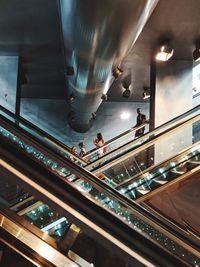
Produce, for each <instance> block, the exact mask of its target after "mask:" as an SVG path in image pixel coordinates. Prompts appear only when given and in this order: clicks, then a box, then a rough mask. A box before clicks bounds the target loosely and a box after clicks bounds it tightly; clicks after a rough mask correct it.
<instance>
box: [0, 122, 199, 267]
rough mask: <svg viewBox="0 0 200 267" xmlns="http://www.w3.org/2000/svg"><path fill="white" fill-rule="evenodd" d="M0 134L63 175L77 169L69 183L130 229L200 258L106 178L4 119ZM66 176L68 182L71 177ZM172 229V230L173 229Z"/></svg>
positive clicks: (176, 252)
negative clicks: (19, 131)
mask: <svg viewBox="0 0 200 267" xmlns="http://www.w3.org/2000/svg"><path fill="white" fill-rule="evenodd" d="M3 126H4V127H3ZM7 128H9V130H8V129H7ZM0 134H1V139H2V140H4V142H5V143H7V144H12V145H13V146H14V147H15V149H17V150H19V151H21V152H23V154H24V155H26V156H27V157H30V158H32V159H33V160H34V161H35V162H37V163H39V164H40V165H42V166H43V167H45V169H47V170H49V171H50V172H52V173H54V174H56V175H57V176H58V177H60V178H61V179H62V178H63V177H64V176H67V175H68V173H69V172H70V173H74V175H75V176H76V177H81V180H79V182H78V183H74V184H70V186H72V185H73V186H74V187H76V188H77V189H78V190H79V192H81V194H83V195H84V196H85V197H86V198H87V199H90V200H91V201H92V202H93V203H96V204H97V205H98V206H99V205H100V206H101V207H103V208H104V209H105V210H107V211H109V212H110V213H112V214H113V215H114V216H117V218H119V219H120V220H122V221H123V222H124V223H125V224H126V225H128V226H129V227H130V228H131V229H134V230H136V231H137V233H139V234H141V235H143V236H144V237H145V238H147V239H148V240H152V242H155V243H157V244H158V245H159V246H162V247H163V249H165V250H167V251H169V252H170V253H173V255H176V256H177V257H179V258H180V259H181V260H184V261H186V262H187V261H189V262H190V263H191V262H192V264H193V265H194V263H195V264H196V262H197V261H198V255H199V254H198V252H196V250H194V248H192V250H191V251H190V249H189V251H188V248H189V246H188V244H186V243H184V242H182V241H181V242H180V243H179V241H178V240H179V238H177V236H176V235H173V234H167V231H166V229H164V228H165V227H164V225H163V226H162V227H164V228H162V227H161V226H160V224H159V222H158V221H157V219H156V218H155V217H152V216H151V214H150V213H148V212H147V213H146V211H145V210H144V209H142V208H141V207H140V206H138V205H136V204H135V203H132V202H131V201H129V200H128V199H126V198H124V197H123V196H121V195H120V194H119V193H118V192H117V191H116V190H113V189H112V188H111V187H110V186H107V185H106V184H105V183H104V182H102V181H99V180H96V178H95V177H93V175H92V174H90V173H88V172H86V171H85V170H83V169H82V168H80V167H78V166H77V165H75V164H74V163H73V162H71V161H68V160H67V159H66V161H63V160H62V159H60V158H59V157H58V156H57V155H51V154H50V152H49V150H48V149H46V148H44V147H43V146H41V144H37V145H36V143H35V141H34V142H33V141H32V140H31V139H30V138H28V139H27V138H26V137H25V136H17V135H16V133H15V131H14V128H13V126H12V127H8V124H7V123H5V122H3V120H2V126H1V128H0ZM66 163H67V164H66ZM64 180H65V182H66V185H67V184H68V181H67V180H66V179H64ZM68 185H69V184H68ZM149 218H151V219H149ZM171 230H172V232H173V229H171ZM180 244H181V245H180ZM185 244H186V245H185ZM194 251H195V252H194ZM193 252H194V253H193ZM182 255H184V256H182ZM185 255H187V256H185Z"/></svg>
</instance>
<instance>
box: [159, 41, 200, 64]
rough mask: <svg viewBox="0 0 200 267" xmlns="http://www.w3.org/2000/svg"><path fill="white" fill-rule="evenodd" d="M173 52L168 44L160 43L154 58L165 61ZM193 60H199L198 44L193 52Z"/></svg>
mask: <svg viewBox="0 0 200 267" xmlns="http://www.w3.org/2000/svg"><path fill="white" fill-rule="evenodd" d="M173 54H174V49H173V47H172V46H171V45H170V44H165V45H162V46H160V47H159V48H158V50H157V52H156V55H155V59H156V60H159V61H167V60H169V59H170V58H171V57H172V56H173ZM193 60H194V61H195V62H197V61H200V45H196V49H195V50H194V52H193Z"/></svg>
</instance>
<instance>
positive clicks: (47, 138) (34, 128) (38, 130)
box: [0, 105, 86, 165]
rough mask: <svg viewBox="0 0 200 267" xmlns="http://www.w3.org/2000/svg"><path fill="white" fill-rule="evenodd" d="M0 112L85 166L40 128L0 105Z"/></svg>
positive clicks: (67, 148)
mask: <svg viewBox="0 0 200 267" xmlns="http://www.w3.org/2000/svg"><path fill="white" fill-rule="evenodd" d="M1 111H2V112H4V113H6V114H7V115H8V116H10V117H12V118H13V120H15V121H16V122H17V123H19V124H20V123H21V124H23V125H25V126H26V127H27V128H29V129H30V130H31V131H34V132H35V133H36V134H37V135H39V136H41V138H43V139H44V140H45V141H46V142H48V143H50V144H49V145H51V144H53V145H54V146H56V147H57V148H58V149H60V150H62V151H64V152H66V153H67V154H69V156H71V157H73V158H74V159H75V160H76V161H78V162H81V164H82V165H85V164H86V162H85V161H84V160H83V159H82V158H80V157H78V156H76V155H74V154H72V153H71V149H70V148H69V147H68V146H67V145H66V144H64V143H62V142H60V141H59V140H58V139H56V138H54V137H53V136H52V135H50V134H48V133H47V132H45V131H43V130H42V129H41V128H39V127H37V126H36V125H34V124H33V123H31V122H29V121H27V120H26V119H24V118H23V117H21V116H19V117H16V116H15V115H14V114H13V113H12V112H11V111H9V110H7V109H5V108H4V107H2V106H1V105H0V112H1ZM0 115H1V116H3V115H2V114H1V113H0ZM17 123H16V125H18V124H17ZM18 127H19V128H20V129H21V127H20V126H19V125H18ZM22 129H23V130H24V128H22Z"/></svg>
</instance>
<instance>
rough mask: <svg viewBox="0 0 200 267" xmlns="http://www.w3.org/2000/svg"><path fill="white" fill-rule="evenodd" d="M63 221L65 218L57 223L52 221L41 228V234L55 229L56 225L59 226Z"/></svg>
mask: <svg viewBox="0 0 200 267" xmlns="http://www.w3.org/2000/svg"><path fill="white" fill-rule="evenodd" d="M64 221H66V218H65V217H62V218H60V219H58V220H57V221H54V222H52V223H50V224H49V225H47V226H45V227H43V228H42V229H41V230H42V231H43V232H47V231H48V230H49V229H51V228H53V227H55V226H56V225H57V224H60V223H62V222H64Z"/></svg>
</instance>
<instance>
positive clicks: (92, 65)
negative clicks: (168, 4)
mask: <svg viewBox="0 0 200 267" xmlns="http://www.w3.org/2000/svg"><path fill="white" fill-rule="evenodd" d="M157 3H158V0H115V1H112V0H103V1H100V0H85V1H82V0H71V1H69V0H60V11H61V20H62V31H63V36H64V45H65V50H66V51H65V52H66V57H67V62H68V64H69V65H70V66H72V67H73V70H74V75H72V76H69V77H68V82H69V83H68V87H69V88H68V90H69V96H70V102H71V111H70V113H69V123H70V125H71V127H72V128H73V129H75V130H76V131H79V132H85V131H87V130H88V129H89V128H90V126H91V124H92V122H93V120H94V118H95V113H96V111H97V109H98V107H99V105H100V104H101V102H102V99H101V96H102V94H106V93H107V91H108V89H109V87H110V83H111V81H112V79H113V78H112V69H116V68H117V67H118V66H119V65H120V63H121V61H122V59H123V58H124V56H125V55H126V54H127V52H128V51H129V49H130V48H131V46H132V45H133V44H134V43H135V41H136V39H137V37H138V35H139V34H140V32H141V31H142V29H143V27H144V25H145V23H146V21H147V19H148V18H149V16H150V15H151V13H152V11H153V9H154V8H155V6H156V5H157Z"/></svg>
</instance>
